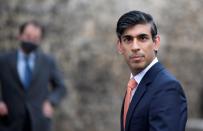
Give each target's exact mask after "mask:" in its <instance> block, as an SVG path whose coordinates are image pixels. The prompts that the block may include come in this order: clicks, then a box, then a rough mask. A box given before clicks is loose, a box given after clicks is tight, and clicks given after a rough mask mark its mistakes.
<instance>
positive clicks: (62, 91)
mask: <svg viewBox="0 0 203 131" xmlns="http://www.w3.org/2000/svg"><path fill="white" fill-rule="evenodd" d="M50 62H51V64H50V65H51V73H50V83H51V86H52V90H51V93H50V95H49V101H50V102H51V104H52V105H53V106H56V105H58V104H59V102H60V101H61V99H62V98H63V97H64V96H65V95H66V93H67V92H66V88H65V84H64V81H63V78H62V75H61V73H60V71H59V69H58V67H57V65H56V62H55V60H54V59H53V58H51V59H50Z"/></svg>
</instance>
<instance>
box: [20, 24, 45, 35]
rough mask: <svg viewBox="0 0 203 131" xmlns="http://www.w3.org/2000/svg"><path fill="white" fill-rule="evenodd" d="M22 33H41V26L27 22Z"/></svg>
mask: <svg viewBox="0 0 203 131" xmlns="http://www.w3.org/2000/svg"><path fill="white" fill-rule="evenodd" d="M23 33H33V34H39V35H41V33H42V32H41V28H40V27H38V26H35V25H33V24H28V25H27V26H26V27H25V30H24V32H23Z"/></svg>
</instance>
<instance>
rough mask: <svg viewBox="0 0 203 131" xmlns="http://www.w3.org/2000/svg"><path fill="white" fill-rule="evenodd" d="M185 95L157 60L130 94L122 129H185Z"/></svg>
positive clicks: (164, 130) (127, 130) (126, 130)
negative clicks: (124, 123) (131, 94)
mask: <svg viewBox="0 0 203 131" xmlns="http://www.w3.org/2000/svg"><path fill="white" fill-rule="evenodd" d="M186 121H187V103H186V97H185V94H184V92H183V89H182V87H181V85H180V83H179V82H178V81H177V80H176V79H175V78H174V77H173V76H172V75H171V74H170V73H169V72H168V71H167V70H166V69H165V68H164V67H163V66H162V65H161V64H160V63H159V62H158V63H156V64H155V65H154V66H152V67H151V69H149V71H148V72H147V73H146V74H145V76H144V77H143V79H142V80H141V82H140V84H139V85H138V87H137V90H136V92H135V94H134V96H133V98H132V101H131V103H130V106H129V110H128V113H127V117H126V127H125V129H124V127H123V106H122V109H121V131H185V125H186Z"/></svg>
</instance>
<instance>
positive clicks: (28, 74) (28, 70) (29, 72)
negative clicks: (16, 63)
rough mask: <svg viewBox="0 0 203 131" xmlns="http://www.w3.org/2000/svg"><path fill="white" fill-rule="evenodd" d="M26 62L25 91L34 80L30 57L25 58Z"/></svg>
mask: <svg viewBox="0 0 203 131" xmlns="http://www.w3.org/2000/svg"><path fill="white" fill-rule="evenodd" d="M24 60H25V68H24V73H25V74H24V87H25V89H28V88H29V86H30V82H31V79H32V70H31V68H30V65H29V57H28V56H25V57H24Z"/></svg>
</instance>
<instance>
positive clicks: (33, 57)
mask: <svg viewBox="0 0 203 131" xmlns="http://www.w3.org/2000/svg"><path fill="white" fill-rule="evenodd" d="M25 56H26V54H25V53H24V52H23V51H22V49H19V50H18V57H19V58H20V59H23V58H24V57H25ZM28 57H29V59H31V60H34V59H35V53H34V52H32V53H30V54H29V55H28Z"/></svg>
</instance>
